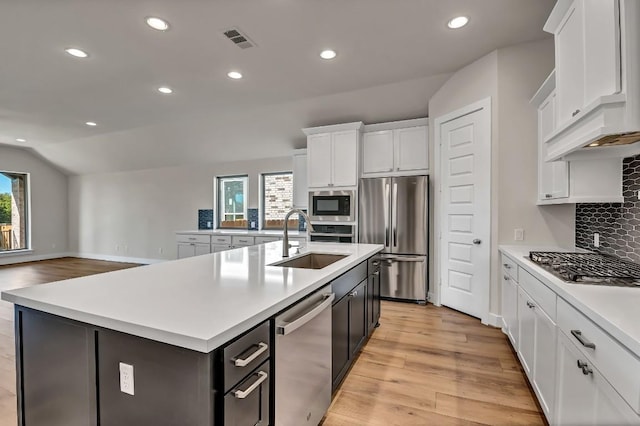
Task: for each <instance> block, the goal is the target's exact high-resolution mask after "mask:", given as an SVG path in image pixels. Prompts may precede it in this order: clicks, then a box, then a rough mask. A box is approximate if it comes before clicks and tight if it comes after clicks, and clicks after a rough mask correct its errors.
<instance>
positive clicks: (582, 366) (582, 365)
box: [578, 359, 593, 376]
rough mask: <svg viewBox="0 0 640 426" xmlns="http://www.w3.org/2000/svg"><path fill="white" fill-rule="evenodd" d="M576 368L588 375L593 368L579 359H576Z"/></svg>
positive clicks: (591, 372)
mask: <svg viewBox="0 0 640 426" xmlns="http://www.w3.org/2000/svg"><path fill="white" fill-rule="evenodd" d="M578 368H579V369H581V370H582V374H584V375H585V376H588V375H589V374H593V370H592V369H590V368H589V364H587V363H586V362H585V361H582V360H581V359H579V360H578Z"/></svg>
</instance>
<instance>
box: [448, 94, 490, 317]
mask: <svg viewBox="0 0 640 426" xmlns="http://www.w3.org/2000/svg"><path fill="white" fill-rule="evenodd" d="M478 105H481V106H478V107H476V108H475V109H470V111H471V112H468V113H466V114H465V113H464V112H462V113H461V115H458V116H454V117H452V118H450V119H446V121H445V120H442V121H440V120H438V119H436V125H437V126H439V132H438V135H439V137H438V139H439V143H440V163H441V164H440V183H441V185H440V191H441V193H440V200H441V219H440V230H439V231H440V235H441V236H440V238H441V239H440V261H441V264H440V278H441V286H440V292H441V303H442V304H443V305H446V306H449V307H451V308H454V309H456V310H459V311H462V312H465V313H467V314H469V315H472V316H475V317H478V318H481V319H483V320H485V321H486V320H487V317H488V312H489V279H490V247H491V242H490V235H491V234H490V232H491V215H490V213H491V188H490V185H491V112H490V103H489V102H486V104H485V103H480V104H478ZM462 114H464V115H462Z"/></svg>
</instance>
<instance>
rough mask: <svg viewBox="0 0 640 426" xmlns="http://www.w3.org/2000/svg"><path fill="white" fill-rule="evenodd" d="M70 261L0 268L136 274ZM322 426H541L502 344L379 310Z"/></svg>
mask: <svg viewBox="0 0 640 426" xmlns="http://www.w3.org/2000/svg"><path fill="white" fill-rule="evenodd" d="M133 266H136V265H134V264H129V263H115V262H103V261H95V260H86V259H74V258H64V259H56V260H48V261H41V262H32V263H25V264H18V265H11V266H0V290H5V289H10V288H17V287H25V286H30V285H36V284H42V283H46V282H51V281H57V280H62V279H67V278H73V277H79V276H85V275H92V274H96V273H101V272H107V271H112V270H118V269H124V268H130V267H133ZM380 324H381V325H380V327H379V328H377V329H376V330H375V332H374V334H373V335H372V337H371V339H370V340H369V342H368V343H367V344H366V346H365V347H364V349H363V351H362V353H361V355H360V356H359V358H358V359H357V361H356V362H355V364H354V365H353V367H352V369H351V371H350V373H349V375H348V376H347V378H346V379H345V381H344V382H343V383H342V386H341V387H340V389H339V390H338V392H337V393H336V395H335V399H334V401H333V403H332V405H331V408H330V409H329V412H328V414H327V416H326V418H325V421H324V423H323V426H339V425H345V426H359V425H362V426H366V425H438V426H440V425H454V424H455V425H477V424H485V425H542V424H544V423H545V422H544V419H543V417H542V414H541V411H540V409H539V407H538V405H537V404H536V401H535V398H534V396H533V394H532V392H531V390H530V388H529V387H528V385H527V382H526V379H525V377H524V373H523V371H522V369H521V367H520V364H519V363H518V361H517V359H516V357H515V355H514V353H513V351H512V350H511V347H510V346H509V343H508V341H507V339H506V337H505V336H504V335H503V334H502V333H501V332H500V331H499V330H497V329H494V328H491V327H486V326H483V325H481V324H480V321H478V320H477V319H475V318H471V317H468V316H466V315H464V314H461V313H459V312H456V311H453V310H450V309H447V308H436V307H434V306H432V305H429V306H426V307H425V306H418V305H412V304H405V303H394V302H383V303H382V317H381V319H380ZM13 339H14V335H13V306H12V305H11V304H10V303H7V302H0V426H14V425H15V424H16V397H15V349H14V340H13Z"/></svg>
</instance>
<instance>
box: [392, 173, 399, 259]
mask: <svg viewBox="0 0 640 426" xmlns="http://www.w3.org/2000/svg"><path fill="white" fill-rule="evenodd" d="M391 198H392V203H393V208H394V210H393V211H394V212H395V214H394V215H393V216H394V217H393V218H392V219H391V220H392V221H393V231H392V232H393V246H394V247H397V246H398V184H397V183H394V184H393V191H392V192H391Z"/></svg>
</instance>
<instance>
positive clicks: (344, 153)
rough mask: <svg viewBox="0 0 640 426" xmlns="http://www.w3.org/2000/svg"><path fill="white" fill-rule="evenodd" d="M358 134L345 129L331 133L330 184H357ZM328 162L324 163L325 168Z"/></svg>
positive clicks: (355, 131)
mask: <svg viewBox="0 0 640 426" xmlns="http://www.w3.org/2000/svg"><path fill="white" fill-rule="evenodd" d="M358 135H359V132H358V131H357V130H345V131H343V132H335V133H333V134H332V135H331V136H332V146H333V153H332V159H333V161H332V169H333V170H332V172H333V179H332V180H331V185H330V186H356V185H357V184H358ZM314 162H315V159H314ZM328 164H329V163H326V164H325V165H324V167H325V168H326V167H327V165H328ZM309 186H311V185H309Z"/></svg>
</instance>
